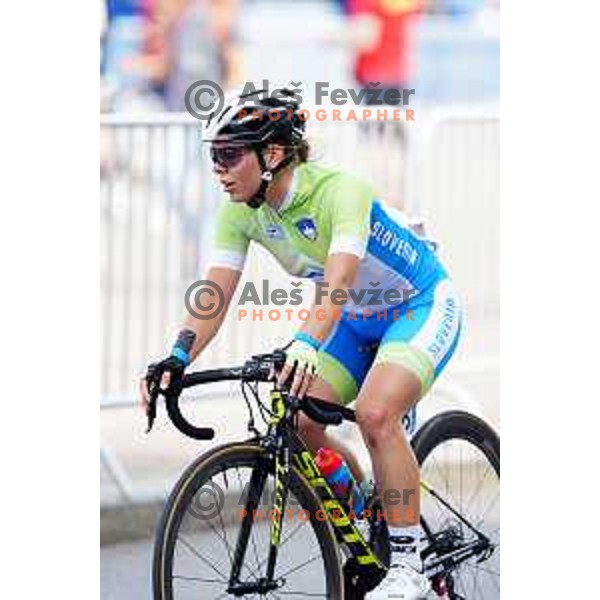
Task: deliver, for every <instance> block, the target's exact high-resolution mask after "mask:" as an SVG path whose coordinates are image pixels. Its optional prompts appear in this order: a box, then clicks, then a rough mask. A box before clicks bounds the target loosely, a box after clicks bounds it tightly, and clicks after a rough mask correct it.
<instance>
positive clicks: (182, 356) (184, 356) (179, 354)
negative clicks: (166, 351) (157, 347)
mask: <svg viewBox="0 0 600 600" xmlns="http://www.w3.org/2000/svg"><path fill="white" fill-rule="evenodd" d="M171 356H174V357H175V358H178V359H179V360H180V361H181V362H182V363H183V364H184V365H185V366H186V367H187V366H188V365H189V364H190V355H189V354H188V353H187V352H186V351H185V350H183V349H182V348H180V347H179V346H175V347H174V348H173V350H171Z"/></svg>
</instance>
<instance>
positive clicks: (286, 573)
mask: <svg viewBox="0 0 600 600" xmlns="http://www.w3.org/2000/svg"><path fill="white" fill-rule="evenodd" d="M320 557H321V555H320V554H318V555H315V556H313V558H309V559H308V560H306V561H304V562H303V563H301V564H300V565H298V566H297V567H292V568H291V569H289V570H287V571H285V573H282V574H280V575H279V578H281V577H285V576H286V575H289V574H290V573H295V572H296V571H299V570H300V569H304V567H306V565H308V564H310V563H311V562H314V561H315V560H317V558H320Z"/></svg>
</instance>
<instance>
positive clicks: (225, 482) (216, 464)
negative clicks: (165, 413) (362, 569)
mask: <svg viewBox="0 0 600 600" xmlns="http://www.w3.org/2000/svg"><path fill="white" fill-rule="evenodd" d="M261 472H262V473H263V474H265V478H264V487H263V490H262V493H259V496H258V507H257V510H256V516H255V518H254V519H252V520H251V525H250V530H249V535H248V538H247V539H248V543H247V547H246V551H245V556H244V561H243V563H242V565H241V570H240V575H239V581H240V582H242V583H243V584H248V585H250V586H252V585H255V584H258V583H260V582H261V581H262V580H264V578H265V577H266V574H267V564H268V556H269V550H270V524H271V522H270V517H269V511H270V510H271V509H272V500H273V491H274V462H273V461H272V460H268V459H267V458H266V452H265V450H264V449H262V448H261V447H259V446H258V445H256V444H251V443H245V444H232V445H228V446H223V447H221V448H218V449H216V450H214V451H212V452H211V453H209V454H208V455H205V456H202V457H200V458H199V459H198V460H197V461H196V462H195V463H193V464H192V465H191V466H190V467H189V468H188V469H187V470H186V472H185V473H184V474H183V476H182V477H181V479H180V480H179V482H178V483H177V485H176V486H175V489H174V490H173V492H172V493H171V495H170V497H169V500H168V501H167V505H166V507H165V509H164V512H163V515H162V518H161V521H160V524H159V527H158V532H157V536H156V543H155V549H154V562H153V589H154V598H155V600H186V599H190V600H191V599H196V600H197V599H198V598H213V599H215V600H216V599H225V598H233V597H236V596H237V597H243V598H257V599H258V598H273V599H278V598H285V599H288V598H298V599H300V598H307V597H308V598H329V599H333V600H341V599H342V598H343V596H342V593H343V592H342V575H341V564H340V560H339V553H338V546H337V543H336V541H335V537H334V533H333V531H332V529H331V525H330V524H329V521H328V520H327V519H324V520H320V513H319V512H318V511H319V509H320V508H321V506H320V504H319V501H318V499H317V497H316V496H315V494H314V492H313V491H312V489H311V488H310V486H309V485H308V483H307V482H306V480H305V479H304V478H303V477H302V475H301V474H299V473H298V472H297V471H296V470H295V469H292V470H291V477H290V488H289V494H288V499H287V503H286V516H285V517H284V520H283V523H282V532H281V542H280V544H279V546H278V554H277V561H276V564H275V570H274V576H273V579H274V581H278V582H279V585H278V586H277V587H276V588H275V589H270V590H266V589H265V590H262V591H260V592H259V591H256V586H255V588H254V590H253V591H252V592H240V591H237V592H236V593H234V592H233V591H231V590H230V591H228V588H229V582H230V576H231V572H232V568H233V564H234V563H235V553H236V546H237V541H238V535H239V533H240V530H241V528H242V516H241V515H242V514H243V513H240V510H243V509H244V507H245V506H246V502H247V499H248V495H249V491H250V489H251V486H250V481H251V478H252V477H253V474H254V477H258V476H259V474H260V473H261ZM287 511H289V512H287Z"/></svg>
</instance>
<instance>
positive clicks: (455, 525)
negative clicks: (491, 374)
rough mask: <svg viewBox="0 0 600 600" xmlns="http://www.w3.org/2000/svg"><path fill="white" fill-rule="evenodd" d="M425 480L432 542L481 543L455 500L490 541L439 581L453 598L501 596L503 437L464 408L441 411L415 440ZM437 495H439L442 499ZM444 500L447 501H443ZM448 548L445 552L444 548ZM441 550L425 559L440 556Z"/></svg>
mask: <svg viewBox="0 0 600 600" xmlns="http://www.w3.org/2000/svg"><path fill="white" fill-rule="evenodd" d="M412 444H413V448H414V451H415V455H416V457H417V460H418V462H419V465H421V479H422V481H423V482H425V483H426V484H427V485H428V486H430V487H431V489H432V490H433V493H430V492H428V491H426V490H423V491H422V493H421V515H422V521H423V525H424V529H425V530H426V532H427V534H428V537H429V538H430V542H433V543H432V544H431V545H430V548H431V547H434V546H435V547H437V548H438V550H440V549H444V548H445V552H447V553H449V552H452V550H454V549H457V548H460V547H463V546H464V545H466V544H469V543H473V542H476V541H477V540H478V536H477V534H476V533H475V532H474V531H473V530H472V529H471V528H470V527H469V526H468V525H467V524H466V523H465V522H463V521H462V520H461V519H460V518H458V516H457V515H456V514H455V513H454V512H453V511H452V510H450V509H449V508H448V506H446V504H448V505H450V506H451V507H452V509H454V511H456V512H457V513H459V514H460V515H461V516H462V517H463V518H464V519H465V520H466V521H467V522H468V523H469V524H471V525H472V526H473V528H474V529H476V530H477V531H479V532H481V533H482V534H483V535H484V536H485V537H486V538H487V539H489V541H490V548H489V550H488V551H485V552H481V553H479V554H478V555H477V556H473V557H471V558H469V559H467V560H465V561H464V562H462V563H461V564H460V565H459V566H458V568H456V569H455V570H453V571H452V572H451V573H450V574H448V575H447V576H446V577H445V579H444V580H443V581H439V582H438V583H439V584H440V585H441V586H444V585H445V586H447V588H448V595H449V597H450V598H453V599H456V600H461V599H468V600H476V599H478V598H481V599H483V600H495V599H497V598H499V597H500V533H499V532H500V439H499V437H498V435H497V434H496V432H495V431H494V430H493V429H491V428H490V427H489V425H487V424H486V423H485V422H484V421H482V420H481V419H479V418H478V417H475V416H474V415H471V414H468V413H465V412H462V411H449V412H446V413H442V414H439V415H436V416H435V417H434V418H433V419H431V420H430V421H428V422H427V423H425V424H424V425H423V427H422V428H421V429H420V430H419V431H418V432H417V433H416V434H415V436H414V438H413V440H412ZM436 495H437V496H438V498H436ZM440 499H441V500H440ZM442 553H443V552H442ZM436 558H439V556H437V557H436V555H435V553H432V555H430V556H428V555H427V552H425V564H427V561H428V560H435V559H436Z"/></svg>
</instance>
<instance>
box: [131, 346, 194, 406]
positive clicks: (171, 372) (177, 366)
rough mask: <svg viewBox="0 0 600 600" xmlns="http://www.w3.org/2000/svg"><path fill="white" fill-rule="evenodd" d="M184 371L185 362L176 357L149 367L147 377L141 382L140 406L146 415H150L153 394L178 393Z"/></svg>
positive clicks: (170, 357)
mask: <svg viewBox="0 0 600 600" xmlns="http://www.w3.org/2000/svg"><path fill="white" fill-rule="evenodd" d="M184 370H185V364H184V362H183V361H182V360H180V359H179V358H177V357H175V356H169V357H168V358H165V359H164V360H161V361H160V362H157V363H152V364H151V365H149V366H148V370H147V371H146V375H145V376H144V377H142V380H141V381H140V404H141V406H142V409H143V411H144V413H146V414H148V411H149V409H150V403H151V400H152V398H151V394H156V392H157V391H158V390H161V391H163V392H167V393H168V392H170V391H173V392H174V391H178V386H179V384H180V382H181V379H182V377H183V372H184ZM170 388H172V389H170Z"/></svg>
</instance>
